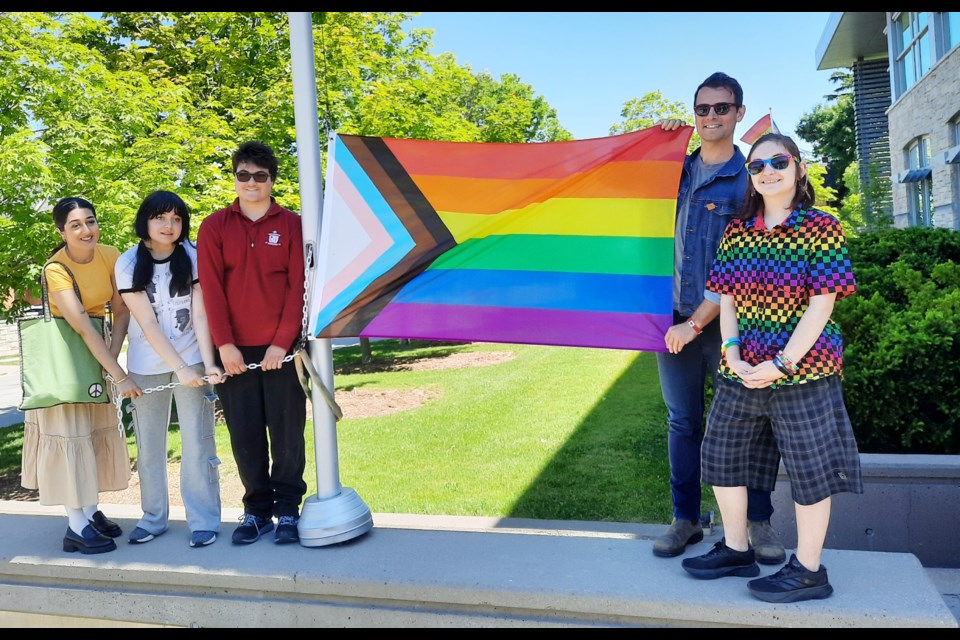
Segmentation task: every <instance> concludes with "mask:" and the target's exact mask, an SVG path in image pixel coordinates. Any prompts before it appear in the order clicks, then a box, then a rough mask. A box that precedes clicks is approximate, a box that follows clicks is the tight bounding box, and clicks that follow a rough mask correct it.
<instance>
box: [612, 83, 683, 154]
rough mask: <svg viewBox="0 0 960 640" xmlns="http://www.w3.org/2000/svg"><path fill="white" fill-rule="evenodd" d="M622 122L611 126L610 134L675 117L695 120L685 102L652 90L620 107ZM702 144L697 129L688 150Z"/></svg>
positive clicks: (628, 130)
mask: <svg viewBox="0 0 960 640" xmlns="http://www.w3.org/2000/svg"><path fill="white" fill-rule="evenodd" d="M620 117H621V118H622V120H621V122H619V123H618V124H614V125H612V126H611V127H610V135H612V136H615V135H619V134H621V133H630V132H631V131H637V130H639V129H648V128H650V127H652V126H653V125H654V124H656V123H657V122H659V121H661V120H668V119H675V120H683V121H684V122H693V113H692V112H691V111H690V109H689V108H687V105H686V104H685V103H683V102H679V101H675V100H666V99H664V97H663V94H662V93H661V92H660V91H651V92H650V93H647V94H646V95H644V96H643V97H642V98H631V99H630V100H627V101H626V102H624V103H623V108H622V109H620ZM699 146H700V136H699V134H697V132H696V131H694V132H693V136H692V137H691V138H690V144H689V145H688V146H687V152H688V153H689V152H690V151H693V150H694V149H696V148H697V147H699Z"/></svg>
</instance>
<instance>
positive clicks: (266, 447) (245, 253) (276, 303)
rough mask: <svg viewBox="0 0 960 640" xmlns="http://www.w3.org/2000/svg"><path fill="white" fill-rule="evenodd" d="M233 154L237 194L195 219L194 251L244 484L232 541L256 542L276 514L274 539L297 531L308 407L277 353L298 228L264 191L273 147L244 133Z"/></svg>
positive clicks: (286, 344) (287, 311)
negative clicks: (197, 223)
mask: <svg viewBox="0 0 960 640" xmlns="http://www.w3.org/2000/svg"><path fill="white" fill-rule="evenodd" d="M231 160H232V165H233V176H234V188H235V189H236V192H237V198H236V199H235V200H234V201H233V203H232V204H231V205H230V206H229V207H226V208H224V209H221V210H219V211H217V212H215V213H213V214H211V215H210V216H209V217H208V218H206V219H205V220H204V221H203V222H202V223H201V224H200V228H199V230H198V232H197V253H198V266H199V275H200V282H201V283H202V286H203V293H204V302H205V303H206V308H207V316H208V320H209V324H210V333H211V334H212V336H213V342H214V345H215V346H216V348H217V360H218V364H220V365H221V366H222V367H223V370H224V371H225V372H226V374H227V376H228V377H227V379H226V380H225V381H224V382H222V383H221V384H219V385H217V391H218V393H219V395H220V401H221V404H222V406H223V415H224V418H225V420H226V422H227V430H228V431H229V432H230V444H231V448H232V449H233V456H234V458H235V459H236V462H237V469H238V471H239V474H240V481H241V482H242V483H243V487H244V494H243V511H244V513H243V516H242V517H241V518H240V525H239V526H238V527H237V528H236V529H235V530H234V532H233V543H234V544H250V543H253V542H256V541H257V540H259V539H260V536H261V535H263V534H265V533H268V532H270V531H272V530H273V528H274V523H273V518H274V516H276V518H277V526H276V533H275V534H274V541H275V542H276V543H278V544H284V543H291V542H297V541H299V539H300V538H299V534H298V530H297V523H298V522H299V518H300V504H301V503H302V501H303V496H304V494H305V493H306V491H307V484H306V482H305V481H304V479H303V474H304V470H305V467H306V457H305V455H306V454H305V451H304V449H305V443H304V429H305V427H306V419H307V409H306V394H305V393H304V391H303V388H302V387H301V386H300V380H299V378H298V376H297V372H296V367H295V365H294V363H293V362H292V361H288V362H284V361H283V360H284V358H285V357H286V356H287V354H289V353H292V349H293V348H294V346H295V344H296V341H297V339H298V338H299V337H300V333H301V323H302V320H303V306H304V305H303V293H304V260H303V233H302V230H301V227H300V216H299V215H298V214H296V213H294V212H293V211H290V210H288V209H284V208H283V207H281V206H280V205H278V204H277V203H276V201H275V200H274V198H273V196H272V195H271V192H272V190H273V185H274V182H275V181H276V179H277V169H278V166H279V162H278V161H277V157H276V155H275V154H274V152H273V150H272V149H271V148H270V147H269V146H267V145H265V144H263V143H262V142H257V141H250V142H244V143H243V144H241V145H240V146H239V147H238V148H237V150H236V151H235V152H234V153H233V156H232V158H231ZM258 363H259V364H260V367H259V368H253V369H249V368H248V365H252V364H258ZM268 433H269V441H268V438H267V436H268Z"/></svg>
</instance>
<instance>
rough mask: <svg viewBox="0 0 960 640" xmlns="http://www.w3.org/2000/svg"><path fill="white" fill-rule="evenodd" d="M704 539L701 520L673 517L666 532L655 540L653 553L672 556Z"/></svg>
mask: <svg viewBox="0 0 960 640" xmlns="http://www.w3.org/2000/svg"><path fill="white" fill-rule="evenodd" d="M701 540H703V526H702V525H701V524H700V521H699V520H677V519H676V518H674V519H673V522H672V523H671V524H670V527H669V528H667V530H666V532H665V533H664V534H663V535H661V536H659V537H658V538H657V539H656V540H654V541H653V555H655V556H660V557H661V558H672V557H674V556H678V555H680V554H681V553H683V550H684V549H686V548H687V545H688V544H693V543H695V542H700V541H701Z"/></svg>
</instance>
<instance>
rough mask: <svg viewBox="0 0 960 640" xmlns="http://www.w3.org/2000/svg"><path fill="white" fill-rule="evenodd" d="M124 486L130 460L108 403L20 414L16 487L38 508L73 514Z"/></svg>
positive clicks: (115, 413)
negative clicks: (31, 495)
mask: <svg viewBox="0 0 960 640" xmlns="http://www.w3.org/2000/svg"><path fill="white" fill-rule="evenodd" d="M129 483H130V456H129V454H128V452H127V442H126V438H125V437H124V435H123V434H122V433H121V432H120V430H119V429H117V410H116V407H114V405H113V403H106V404H62V405H58V406H56V407H50V408H49V409H31V410H28V411H25V412H24V422H23V454H22V457H21V474H20V484H21V485H22V486H23V487H24V488H26V489H33V490H39V492H40V497H39V500H40V504H42V505H64V506H66V507H70V508H73V509H80V508H82V507H85V506H90V505H96V504H98V503H99V501H100V499H99V494H100V492H101V491H120V490H122V489H126V488H127V485H128V484H129Z"/></svg>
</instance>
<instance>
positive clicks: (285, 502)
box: [217, 346, 307, 518]
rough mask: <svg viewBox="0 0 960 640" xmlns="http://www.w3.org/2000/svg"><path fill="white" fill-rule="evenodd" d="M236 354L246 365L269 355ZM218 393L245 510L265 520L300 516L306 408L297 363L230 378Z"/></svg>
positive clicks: (254, 350)
mask: <svg viewBox="0 0 960 640" xmlns="http://www.w3.org/2000/svg"><path fill="white" fill-rule="evenodd" d="M238 348H239V349H240V353H242V354H243V361H244V362H246V363H247V364H251V363H254V362H260V361H261V360H263V354H264V353H265V352H266V350H267V347H266V346H262V347H260V346H258V347H238ZM217 360H218V363H219V357H218V358H217ZM217 392H218V394H219V395H220V402H221V404H222V405H223V417H224V419H225V420H226V422H227V430H228V431H229V432H230V446H231V447H232V449H233V457H234V459H235V460H236V462H237V471H238V472H239V474H240V481H241V482H242V483H243V488H244V489H245V492H244V494H243V510H244V511H245V512H247V513H251V514H253V515H255V516H259V517H261V518H270V517H271V516H278V517H279V516H297V515H299V514H300V503H301V502H302V501H303V495H304V494H305V493H306V492H307V483H306V482H305V481H304V479H303V473H304V470H305V468H306V457H305V452H304V449H305V445H304V438H303V434H304V429H305V427H306V421H307V403H306V395H305V394H304V393H303V387H301V386H300V379H299V378H298V377H297V370H296V366H295V365H294V363H293V361H290V362H285V363H284V364H283V366H282V367H281V368H280V369H279V370H276V371H264V370H263V369H260V368H257V369H248V370H247V371H245V372H243V373H242V374H240V375H238V376H230V377H228V378H227V379H226V381H224V382H223V383H222V384H220V385H217ZM268 433H269V436H270V439H269V442H268V440H267V435H268ZM271 458H272V460H273V464H272V465H271Z"/></svg>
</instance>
